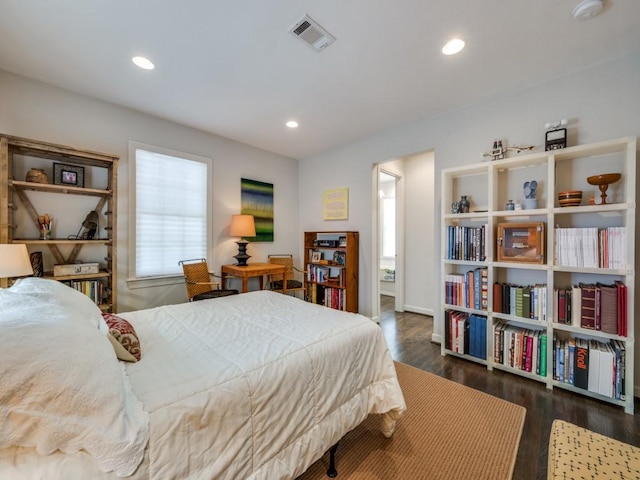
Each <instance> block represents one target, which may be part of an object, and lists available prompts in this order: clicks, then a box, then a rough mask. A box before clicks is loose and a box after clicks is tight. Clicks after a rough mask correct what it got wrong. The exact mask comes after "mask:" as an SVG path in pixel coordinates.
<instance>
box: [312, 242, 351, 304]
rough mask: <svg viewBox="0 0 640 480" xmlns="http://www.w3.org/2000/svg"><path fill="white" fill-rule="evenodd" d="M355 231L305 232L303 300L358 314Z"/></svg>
mask: <svg viewBox="0 0 640 480" xmlns="http://www.w3.org/2000/svg"><path fill="white" fill-rule="evenodd" d="M359 255H360V247H359V234H358V232H305V233H304V258H305V271H306V272H307V273H306V275H305V281H304V285H305V300H307V301H308V302H312V303H318V304H321V305H325V306H327V307H330V308H335V309H337V310H344V311H347V312H353V313H357V312H358V268H359V266H358V265H359V264H358V257H359Z"/></svg>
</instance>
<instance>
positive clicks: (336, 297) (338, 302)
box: [306, 284, 345, 310]
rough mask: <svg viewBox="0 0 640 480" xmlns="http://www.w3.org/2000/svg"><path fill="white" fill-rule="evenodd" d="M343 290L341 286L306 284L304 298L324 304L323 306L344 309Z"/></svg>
mask: <svg viewBox="0 0 640 480" xmlns="http://www.w3.org/2000/svg"><path fill="white" fill-rule="evenodd" d="M344 297H345V291H344V289H341V288H331V287H324V286H322V285H317V284H308V285H307V290H306V300H307V301H308V302H311V303H317V304H319V305H324V306H325V307H329V308H335V309H336V310H344V305H345V298H344Z"/></svg>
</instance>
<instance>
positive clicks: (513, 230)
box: [497, 222, 545, 263]
mask: <svg viewBox="0 0 640 480" xmlns="http://www.w3.org/2000/svg"><path fill="white" fill-rule="evenodd" d="M497 240H498V245H497V248H498V261H499V262H525V263H544V261H545V260H544V240H545V235H544V223H543V222H526V223H500V224H498V235H497Z"/></svg>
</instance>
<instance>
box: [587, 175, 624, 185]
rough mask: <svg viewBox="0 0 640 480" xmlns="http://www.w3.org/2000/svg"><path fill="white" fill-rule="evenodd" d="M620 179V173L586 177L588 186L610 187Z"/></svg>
mask: <svg viewBox="0 0 640 480" xmlns="http://www.w3.org/2000/svg"><path fill="white" fill-rule="evenodd" d="M621 178H622V174H621V173H601V174H600V175H592V176H590V177H587V182H589V185H611V184H612V183H616V182H617V181H618V180H620V179H621Z"/></svg>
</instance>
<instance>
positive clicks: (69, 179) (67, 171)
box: [53, 163, 84, 188]
mask: <svg viewBox="0 0 640 480" xmlns="http://www.w3.org/2000/svg"><path fill="white" fill-rule="evenodd" d="M53 183H54V185H69V186H72V187H81V188H82V187H84V167H77V166H75V165H65V164H64V163H54V164H53Z"/></svg>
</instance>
